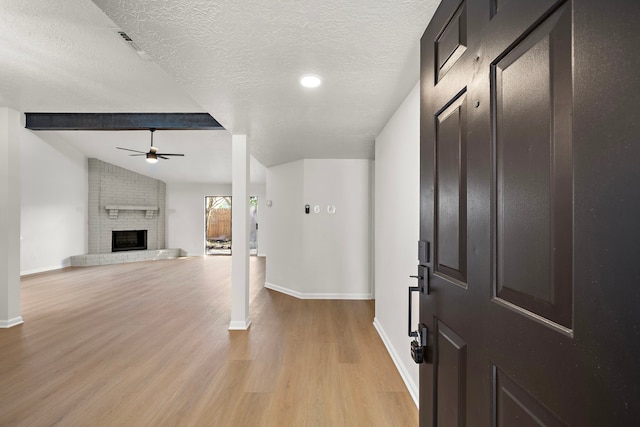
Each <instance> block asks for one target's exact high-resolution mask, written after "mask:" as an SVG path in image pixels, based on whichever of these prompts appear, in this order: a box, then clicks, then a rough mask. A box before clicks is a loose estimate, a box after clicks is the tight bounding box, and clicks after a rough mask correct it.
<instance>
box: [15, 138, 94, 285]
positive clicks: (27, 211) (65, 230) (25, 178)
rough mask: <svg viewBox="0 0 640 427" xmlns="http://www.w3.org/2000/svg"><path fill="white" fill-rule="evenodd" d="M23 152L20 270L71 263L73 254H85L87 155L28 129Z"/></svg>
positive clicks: (22, 139) (23, 139) (45, 269)
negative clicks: (48, 139)
mask: <svg viewBox="0 0 640 427" xmlns="http://www.w3.org/2000/svg"><path fill="white" fill-rule="evenodd" d="M20 157H21V159H20V180H21V181H20V192H21V203H20V209H21V215H20V220H21V225H20V239H21V246H20V272H21V274H30V273H37V272H41V271H47V270H53V269H57V268H62V267H65V266H68V265H69V257H70V256H72V255H78V254H85V253H87V212H88V207H87V203H88V166H87V159H86V157H85V156H84V155H83V154H82V153H80V152H78V151H77V150H75V149H74V148H72V147H71V146H70V145H68V144H58V143H56V142H55V141H53V140H50V141H45V140H44V139H42V138H41V137H40V136H39V134H38V133H37V132H32V131H29V130H26V129H23V130H22V132H21V140H20Z"/></svg>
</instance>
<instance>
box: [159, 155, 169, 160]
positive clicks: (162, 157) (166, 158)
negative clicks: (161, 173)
mask: <svg viewBox="0 0 640 427" xmlns="http://www.w3.org/2000/svg"><path fill="white" fill-rule="evenodd" d="M156 156H158V158H159V159H165V160H171V159H170V158H168V157H164V156H163V155H161V154H156Z"/></svg>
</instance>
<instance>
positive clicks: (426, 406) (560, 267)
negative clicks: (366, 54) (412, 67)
mask: <svg viewBox="0 0 640 427" xmlns="http://www.w3.org/2000/svg"><path fill="white" fill-rule="evenodd" d="M637 22H640V2H629V1H623V0H612V1H611V2H608V3H607V7H606V8H604V7H603V6H602V2H600V1H598V0H518V1H515V0H465V1H460V0H443V1H442V2H441V4H440V6H439V8H438V10H437V11H436V13H435V15H434V17H433V19H432V21H431V23H430V24H429V26H428V27H427V29H426V31H425V33H424V35H423V38H422V44H421V103H420V105H421V107H420V108H421V119H420V123H421V125H420V126H421V137H420V147H421V148H420V240H421V241H428V242H432V244H431V245H426V246H425V247H429V248H430V249H429V250H430V251H431V253H430V255H429V256H421V257H420V259H421V260H422V259H423V258H424V259H431V260H433V268H432V269H429V270H431V271H430V272H429V274H430V276H429V277H428V280H427V283H429V288H430V292H428V293H427V292H425V293H423V294H422V295H421V296H420V322H421V323H423V324H424V325H426V326H427V327H428V329H429V331H430V335H429V339H428V342H429V343H430V346H429V348H428V349H427V355H432V357H427V363H423V364H421V365H420V425H421V426H423V427H424V426H446V427H448V426H451V425H469V426H474V427H475V426H479V427H486V426H527V425H549V426H562V425H570V426H590V425H594V426H599V425H611V426H618V425H619V426H627V425H640V405H638V404H637V402H640V364H638V363H637V354H639V353H640V310H638V307H640V286H637V284H638V283H640V267H638V265H640V263H638V260H637V257H638V254H640V237H639V236H640V225H639V224H640V221H638V220H637V219H638V218H640V185H638V183H639V182H640V168H638V164H640V144H638V143H637V140H638V135H639V131H638V126H637V123H638V121H637V117H640V106H638V103H637V101H636V98H637V94H638V93H640V73H638V72H637V70H638V69H640V55H636V54H635V52H636V51H637V37H634V36H635V35H637V34H638V28H637ZM429 270H426V271H429Z"/></svg>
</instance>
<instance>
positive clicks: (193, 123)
mask: <svg viewBox="0 0 640 427" xmlns="http://www.w3.org/2000/svg"><path fill="white" fill-rule="evenodd" d="M25 116H26V119H27V120H26V126H25V127H26V128H27V129H31V130H109V131H113V130H148V129H151V128H153V129H158V130H220V129H224V127H222V125H221V124H220V123H218V122H217V121H216V119H214V118H213V117H211V116H210V115H209V114H207V113H25Z"/></svg>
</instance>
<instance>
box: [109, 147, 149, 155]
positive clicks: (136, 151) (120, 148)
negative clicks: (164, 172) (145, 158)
mask: <svg viewBox="0 0 640 427" xmlns="http://www.w3.org/2000/svg"><path fill="white" fill-rule="evenodd" d="M116 148H117V149H118V150H126V151H133V152H134V153H142V154H147V153H145V152H144V151H138V150H131V149H129V148H122V147H116Z"/></svg>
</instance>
